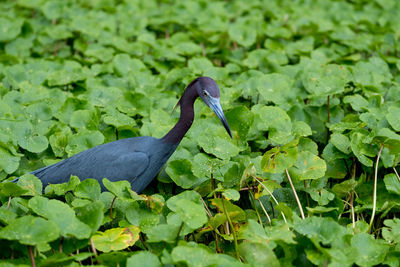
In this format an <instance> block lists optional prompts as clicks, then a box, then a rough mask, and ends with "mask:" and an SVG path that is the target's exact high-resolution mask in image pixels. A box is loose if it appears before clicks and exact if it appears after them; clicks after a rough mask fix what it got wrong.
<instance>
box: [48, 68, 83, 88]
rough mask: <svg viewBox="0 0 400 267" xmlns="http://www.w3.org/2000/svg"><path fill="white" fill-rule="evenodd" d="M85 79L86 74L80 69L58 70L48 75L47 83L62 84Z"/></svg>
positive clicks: (52, 84)
mask: <svg viewBox="0 0 400 267" xmlns="http://www.w3.org/2000/svg"><path fill="white" fill-rule="evenodd" d="M85 79H86V76H85V74H84V73H83V72H82V70H80V69H76V70H58V71H55V72H52V73H51V74H50V75H49V76H47V83H48V85H49V86H62V85H69V84H72V83H76V82H78V81H83V80H85Z"/></svg>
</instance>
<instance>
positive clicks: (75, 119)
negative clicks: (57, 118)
mask: <svg viewBox="0 0 400 267" xmlns="http://www.w3.org/2000/svg"><path fill="white" fill-rule="evenodd" d="M69 124H70V125H71V127H73V128H75V129H77V130H80V129H88V130H97V128H98V126H99V118H98V115H97V112H96V111H95V110H76V111H74V112H73V113H72V116H71V121H70V123H69Z"/></svg>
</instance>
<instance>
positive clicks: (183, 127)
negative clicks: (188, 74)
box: [161, 86, 199, 143]
mask: <svg viewBox="0 0 400 267" xmlns="http://www.w3.org/2000/svg"><path fill="white" fill-rule="evenodd" d="M198 96H199V95H198V93H197V91H196V89H195V88H194V87H192V86H188V87H187V88H186V90H185V92H184V93H183V95H182V97H181V99H180V100H179V104H180V108H181V115H180V117H179V121H178V123H177V124H176V125H175V126H174V127H173V128H172V129H171V130H170V131H169V132H168V133H167V134H166V135H165V136H164V137H163V138H161V140H162V141H164V142H166V143H179V142H180V141H181V140H182V138H183V137H184V136H185V134H186V132H187V131H188V130H189V129H190V126H192V123H193V120H194V109H193V104H194V101H196V98H197V97H198Z"/></svg>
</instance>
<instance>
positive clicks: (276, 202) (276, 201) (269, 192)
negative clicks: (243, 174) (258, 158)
mask: <svg viewBox="0 0 400 267" xmlns="http://www.w3.org/2000/svg"><path fill="white" fill-rule="evenodd" d="M253 178H254V179H256V181H257V182H258V183H259V184H260V185H261V186H262V187H263V188H264V189H265V190H266V191H267V192H268V194H269V195H270V196H271V197H272V199H273V200H274V202H275V204H276V205H279V202H278V200H276V198H275V197H274V195H273V194H272V192H271V191H269V189H268V188H267V187H266V186H265V185H264V184H263V183H262V182H261V181H260V180H259V179H257V177H255V176H254V177H253ZM281 214H282V218H283V220H284V221H285V223H287V220H286V217H285V214H284V213H283V212H282V211H281Z"/></svg>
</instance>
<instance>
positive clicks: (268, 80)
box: [249, 73, 295, 107]
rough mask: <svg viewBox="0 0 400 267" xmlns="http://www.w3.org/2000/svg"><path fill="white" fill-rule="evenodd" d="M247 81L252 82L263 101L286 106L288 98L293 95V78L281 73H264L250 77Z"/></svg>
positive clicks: (290, 98) (291, 97)
mask: <svg viewBox="0 0 400 267" xmlns="http://www.w3.org/2000/svg"><path fill="white" fill-rule="evenodd" d="M251 79H252V80H250V81H249V82H251V83H254V84H255V86H256V88H257V89H258V91H259V92H260V94H261V96H262V97H263V98H264V100H265V101H267V102H268V101H271V102H273V103H275V104H277V105H278V106H280V107H285V106H288V100H289V101H291V100H292V99H293V98H294V97H295V92H294V90H293V88H292V85H293V80H292V79H291V78H290V77H289V76H287V75H284V74H281V73H271V74H265V75H262V76H260V77H252V78H251ZM251 85H253V84H251Z"/></svg>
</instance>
